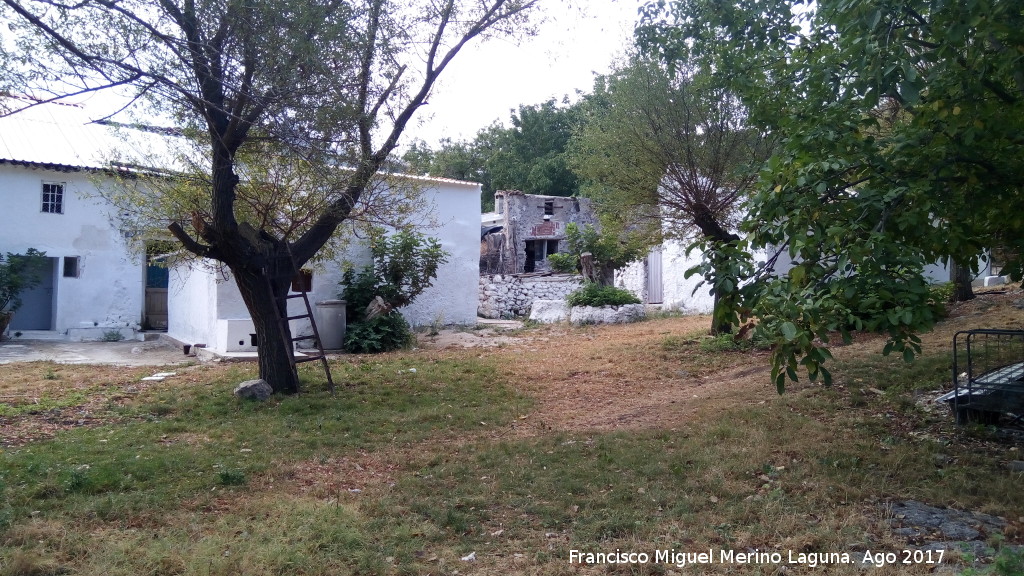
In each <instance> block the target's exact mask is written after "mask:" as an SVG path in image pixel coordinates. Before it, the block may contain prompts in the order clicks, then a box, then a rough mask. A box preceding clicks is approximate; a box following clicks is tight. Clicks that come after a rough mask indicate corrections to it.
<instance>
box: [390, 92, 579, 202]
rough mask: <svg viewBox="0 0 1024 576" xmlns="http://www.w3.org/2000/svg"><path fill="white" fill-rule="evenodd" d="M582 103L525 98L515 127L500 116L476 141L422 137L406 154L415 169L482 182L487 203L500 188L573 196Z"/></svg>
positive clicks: (576, 183)
mask: <svg viewBox="0 0 1024 576" xmlns="http://www.w3.org/2000/svg"><path fill="white" fill-rule="evenodd" d="M580 107H581V104H580V103H576V104H571V105H570V104H568V102H567V101H566V100H563V102H562V103H561V105H559V104H558V102H557V101H556V100H554V99H551V100H548V101H546V102H544V103H542V104H536V105H525V104H524V105H521V106H519V109H518V110H514V111H512V114H511V117H510V123H511V126H510V127H505V126H502V125H501V124H499V123H497V122H495V123H494V124H492V125H491V126H488V127H487V128H484V129H483V130H480V131H479V132H478V133H477V135H476V136H475V137H474V138H473V139H472V140H470V141H452V140H450V139H443V140H441V142H440V144H439V147H438V148H437V149H436V150H433V149H431V148H430V147H429V146H428V145H427V144H426V143H423V142H418V143H415V144H414V145H413V146H412V147H411V148H410V149H409V150H408V151H407V152H406V153H405V154H404V155H403V158H402V159H403V160H404V161H405V163H406V165H407V167H408V169H409V170H410V171H412V172H420V173H427V174H430V175H431V176H443V177H445V178H460V179H466V180H470V181H474V182H480V183H481V184H483V194H484V205H485V209H489V208H492V207H493V204H492V203H493V200H494V192H496V191H498V190H519V191H521V192H525V193H527V194H543V195H548V196H573V195H575V194H576V193H577V192H578V191H579V181H578V179H577V177H576V175H575V174H574V173H573V171H572V170H571V169H570V168H569V165H568V144H569V140H570V138H571V137H572V134H573V131H574V130H575V129H576V128H577V127H578V126H579V122H580V114H579V111H580Z"/></svg>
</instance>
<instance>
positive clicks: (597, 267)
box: [548, 223, 649, 286]
mask: <svg viewBox="0 0 1024 576" xmlns="http://www.w3.org/2000/svg"><path fill="white" fill-rule="evenodd" d="M565 239H566V244H567V248H568V249H567V251H566V252H565V253H564V254H552V255H551V256H549V257H548V258H549V259H550V260H552V261H553V267H555V269H556V270H559V271H565V270H567V269H573V270H580V269H581V266H582V264H581V262H580V260H581V258H582V256H583V254H585V253H589V254H590V255H591V256H592V257H593V264H594V276H595V277H596V279H594V280H595V281H596V283H597V284H599V285H601V286H611V285H612V283H613V281H614V279H615V271H616V270H618V269H619V268H622V267H623V266H625V265H627V264H629V263H630V262H635V261H637V260H639V259H640V258H642V257H643V255H644V253H645V252H646V251H647V248H648V247H649V245H648V244H647V243H646V242H645V241H644V240H645V239H644V237H643V236H641V235H637V234H625V233H622V232H621V231H616V229H614V228H611V227H606V229H605V230H604V231H603V232H598V231H597V229H596V228H594V227H593V226H591V225H590V224H587V225H586V226H584V227H583V228H582V229H580V227H579V226H578V225H576V224H575V223H569V224H567V225H566V227H565ZM588 280H591V279H589V278H588Z"/></svg>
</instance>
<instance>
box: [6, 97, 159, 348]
mask: <svg viewBox="0 0 1024 576" xmlns="http://www.w3.org/2000/svg"><path fill="white" fill-rule="evenodd" d="M88 121H89V119H88V117H87V116H86V115H85V111H84V110H83V109H81V108H78V107H74V106H66V105H57V104H48V105H41V106H36V107H34V108H30V109H28V110H26V111H24V112H20V113H18V114H14V115H11V116H7V117H3V118H0V205H2V206H3V210H2V211H0V252H3V253H7V252H11V253H16V254H20V253H24V252H25V251H26V250H28V249H29V248H35V249H37V250H40V251H43V252H45V253H46V258H47V265H46V272H45V274H44V277H43V280H42V283H41V284H40V285H39V286H37V287H36V288H34V289H32V290H30V291H28V292H26V293H25V294H23V295H22V299H23V305H22V307H21V308H20V309H19V310H18V311H17V312H16V313H15V315H14V318H13V319H12V321H11V325H10V327H9V328H8V333H10V334H14V333H17V332H27V331H35V330H42V331H52V332H56V333H62V334H67V335H69V336H70V337H71V338H72V339H85V340H95V339H102V338H103V337H105V336H106V337H109V336H110V332H111V331H114V330H116V331H118V332H120V333H121V334H122V337H130V336H132V335H133V334H134V333H135V331H136V330H137V329H138V328H139V326H140V324H141V322H142V320H143V302H144V291H145V278H144V276H145V259H144V256H143V255H142V253H141V251H139V252H138V253H135V252H133V251H131V250H129V242H130V241H129V240H127V239H126V238H125V234H124V233H123V232H122V231H120V230H117V229H115V228H114V227H113V226H112V224H111V220H110V218H109V210H110V206H109V205H108V204H107V203H106V202H105V201H103V200H102V199H100V198H99V197H98V195H97V184H98V183H101V182H102V181H103V179H104V178H105V174H108V175H109V174H110V173H109V172H105V171H104V170H105V166H104V164H103V163H102V161H101V160H100V155H101V151H102V150H104V149H106V148H107V147H108V146H110V145H112V143H111V141H110V140H109V138H108V135H107V133H106V129H105V128H104V127H102V126H99V125H96V124H88V123H87V122H88ZM106 177H109V176H106Z"/></svg>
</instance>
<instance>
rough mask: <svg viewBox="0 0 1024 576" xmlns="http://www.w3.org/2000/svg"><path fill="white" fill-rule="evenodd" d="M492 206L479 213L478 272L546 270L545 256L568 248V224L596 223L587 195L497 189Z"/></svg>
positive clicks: (512, 272) (498, 272)
mask: <svg viewBox="0 0 1024 576" xmlns="http://www.w3.org/2000/svg"><path fill="white" fill-rule="evenodd" d="M494 209H495V211H494V212H492V213H488V214H484V215H483V220H482V227H481V235H480V273H481V274H521V273H529V272H547V271H549V270H550V267H549V265H548V261H547V257H548V255H549V254H556V253H559V252H565V251H566V250H567V249H568V246H567V245H566V237H565V227H566V226H567V225H568V224H570V223H574V224H576V225H577V226H579V227H580V228H583V227H584V226H586V225H587V224H590V225H593V226H597V225H598V224H597V216H596V215H595V214H594V210H593V208H592V206H591V204H590V199H588V198H575V197H571V198H566V197H564V196H540V195H535V194H524V193H522V192H519V191H515V190H499V191H498V192H495V194H494Z"/></svg>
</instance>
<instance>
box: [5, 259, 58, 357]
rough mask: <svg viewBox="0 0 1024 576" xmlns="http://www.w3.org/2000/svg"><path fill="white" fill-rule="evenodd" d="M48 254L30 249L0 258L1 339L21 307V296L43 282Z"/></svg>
mask: <svg viewBox="0 0 1024 576" xmlns="http://www.w3.org/2000/svg"><path fill="white" fill-rule="evenodd" d="M46 262H47V260H46V253H45V252H40V251H39V250H36V249H35V248H29V249H28V250H27V251H25V253H24V254H12V253H11V252H8V253H7V256H5V257H0V338H2V337H3V333H4V330H6V329H7V325H8V324H9V323H10V321H11V317H12V315H13V314H14V312H16V311H17V310H18V308H20V307H21V296H22V294H24V292H25V291H26V290H31V289H32V288H35V287H36V286H38V285H39V283H40V282H42V280H43V271H44V269H45V266H46Z"/></svg>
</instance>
